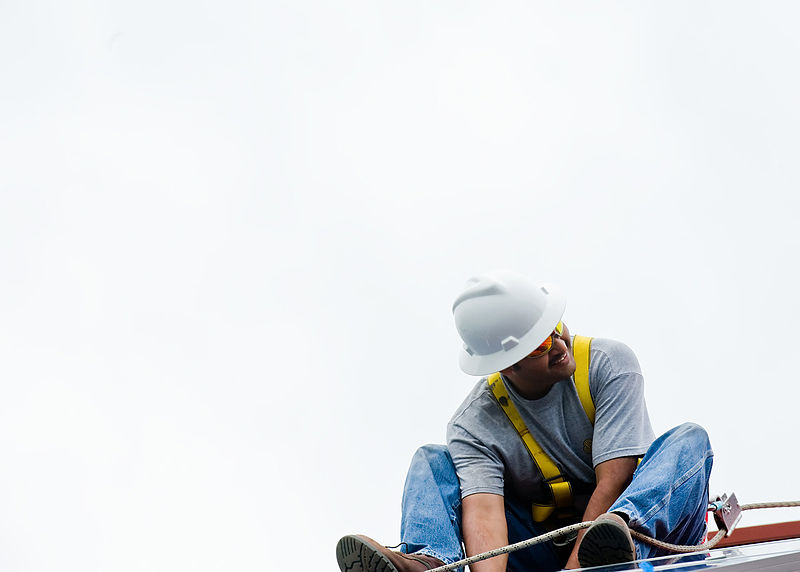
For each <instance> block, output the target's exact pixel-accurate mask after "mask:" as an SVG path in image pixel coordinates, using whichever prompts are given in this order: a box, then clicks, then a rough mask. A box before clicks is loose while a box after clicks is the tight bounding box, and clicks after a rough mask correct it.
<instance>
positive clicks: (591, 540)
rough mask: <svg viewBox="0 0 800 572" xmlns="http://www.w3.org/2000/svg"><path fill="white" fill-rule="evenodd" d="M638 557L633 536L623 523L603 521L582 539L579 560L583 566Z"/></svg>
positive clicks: (613, 562) (614, 562) (619, 562)
mask: <svg viewBox="0 0 800 572" xmlns="http://www.w3.org/2000/svg"><path fill="white" fill-rule="evenodd" d="M635 559H636V550H635V548H633V547H632V546H631V537H630V536H629V533H628V531H627V529H626V528H624V527H623V526H622V525H620V524H618V523H615V522H610V521H603V522H598V523H597V524H595V525H593V526H592V527H591V528H590V529H589V530H587V531H586V534H585V535H584V536H583V539H582V540H581V545H580V548H578V561H579V562H580V564H581V567H583V568H590V567H592V566H604V565H605V566H607V565H609V564H622V563H625V562H631V561H633V560H635Z"/></svg>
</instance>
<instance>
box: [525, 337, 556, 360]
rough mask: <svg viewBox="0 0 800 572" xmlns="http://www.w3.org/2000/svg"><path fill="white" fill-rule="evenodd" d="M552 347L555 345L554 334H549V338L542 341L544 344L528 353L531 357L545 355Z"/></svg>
mask: <svg viewBox="0 0 800 572" xmlns="http://www.w3.org/2000/svg"><path fill="white" fill-rule="evenodd" d="M552 347H553V336H547V339H546V340H545V341H543V342H542V345H540V346H539V347H538V348H536V349H535V350H533V351H532V352H531V353H530V354H528V355H529V356H530V357H537V356H540V355H544V354H546V353H547V352H548V351H550V348H552Z"/></svg>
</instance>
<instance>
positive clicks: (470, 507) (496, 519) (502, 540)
mask: <svg viewBox="0 0 800 572" xmlns="http://www.w3.org/2000/svg"><path fill="white" fill-rule="evenodd" d="M461 522H462V526H463V527H464V531H463V532H464V534H463V536H464V546H465V547H466V549H467V556H474V555H475V554H480V553H482V552H486V551H488V550H492V549H494V548H500V547H501V546H506V545H507V544H508V524H507V523H506V512H505V502H504V500H503V497H502V496H500V495H495V494H491V493H476V494H474V495H469V496H468V497H465V498H464V501H463V503H462V505H461ZM507 562H508V554H502V555H500V556H495V557H494V558H489V559H488V560H482V561H481V562H475V563H474V564H470V566H469V569H470V570H471V572H505V569H506V563H507Z"/></svg>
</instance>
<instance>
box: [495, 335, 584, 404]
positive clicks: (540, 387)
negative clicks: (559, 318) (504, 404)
mask: <svg viewBox="0 0 800 572" xmlns="http://www.w3.org/2000/svg"><path fill="white" fill-rule="evenodd" d="M501 373H502V374H503V375H505V376H506V377H507V378H508V379H509V380H510V381H511V383H512V384H513V385H514V387H515V388H516V389H517V391H519V392H520V394H522V395H523V396H524V397H527V398H528V399H536V398H538V397H544V396H545V395H546V394H547V392H548V391H550V388H551V387H552V386H553V385H554V384H556V383H558V382H559V381H563V380H565V379H569V377H570V376H571V375H572V374H573V373H575V358H574V357H573V355H572V341H571V338H570V336H569V328H567V326H566V324H565V325H564V329H563V330H562V332H561V335H560V336H557V335H555V334H554V335H553V347H552V348H551V349H550V351H549V352H547V353H546V354H545V355H543V356H539V357H526V358H523V359H521V360H520V361H518V362H517V363H516V364H514V365H513V366H511V367H508V368H506V369H504V370H503V371H502V372H501Z"/></svg>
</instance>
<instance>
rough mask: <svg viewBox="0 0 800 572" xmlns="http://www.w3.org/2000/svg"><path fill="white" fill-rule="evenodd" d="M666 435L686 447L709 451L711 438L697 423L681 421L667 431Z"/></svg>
mask: <svg viewBox="0 0 800 572" xmlns="http://www.w3.org/2000/svg"><path fill="white" fill-rule="evenodd" d="M666 435H667V436H669V437H672V438H674V439H676V440H678V441H679V442H680V443H681V444H682V445H683V446H684V447H686V448H687V449H693V450H703V449H705V450H706V451H708V452H711V440H710V439H709V438H708V432H707V431H706V430H705V429H704V428H703V427H701V426H700V425H698V424H697V423H690V422H687V423H682V424H681V425H678V426H677V427H675V428H673V429H670V430H669V431H667V433H666Z"/></svg>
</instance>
